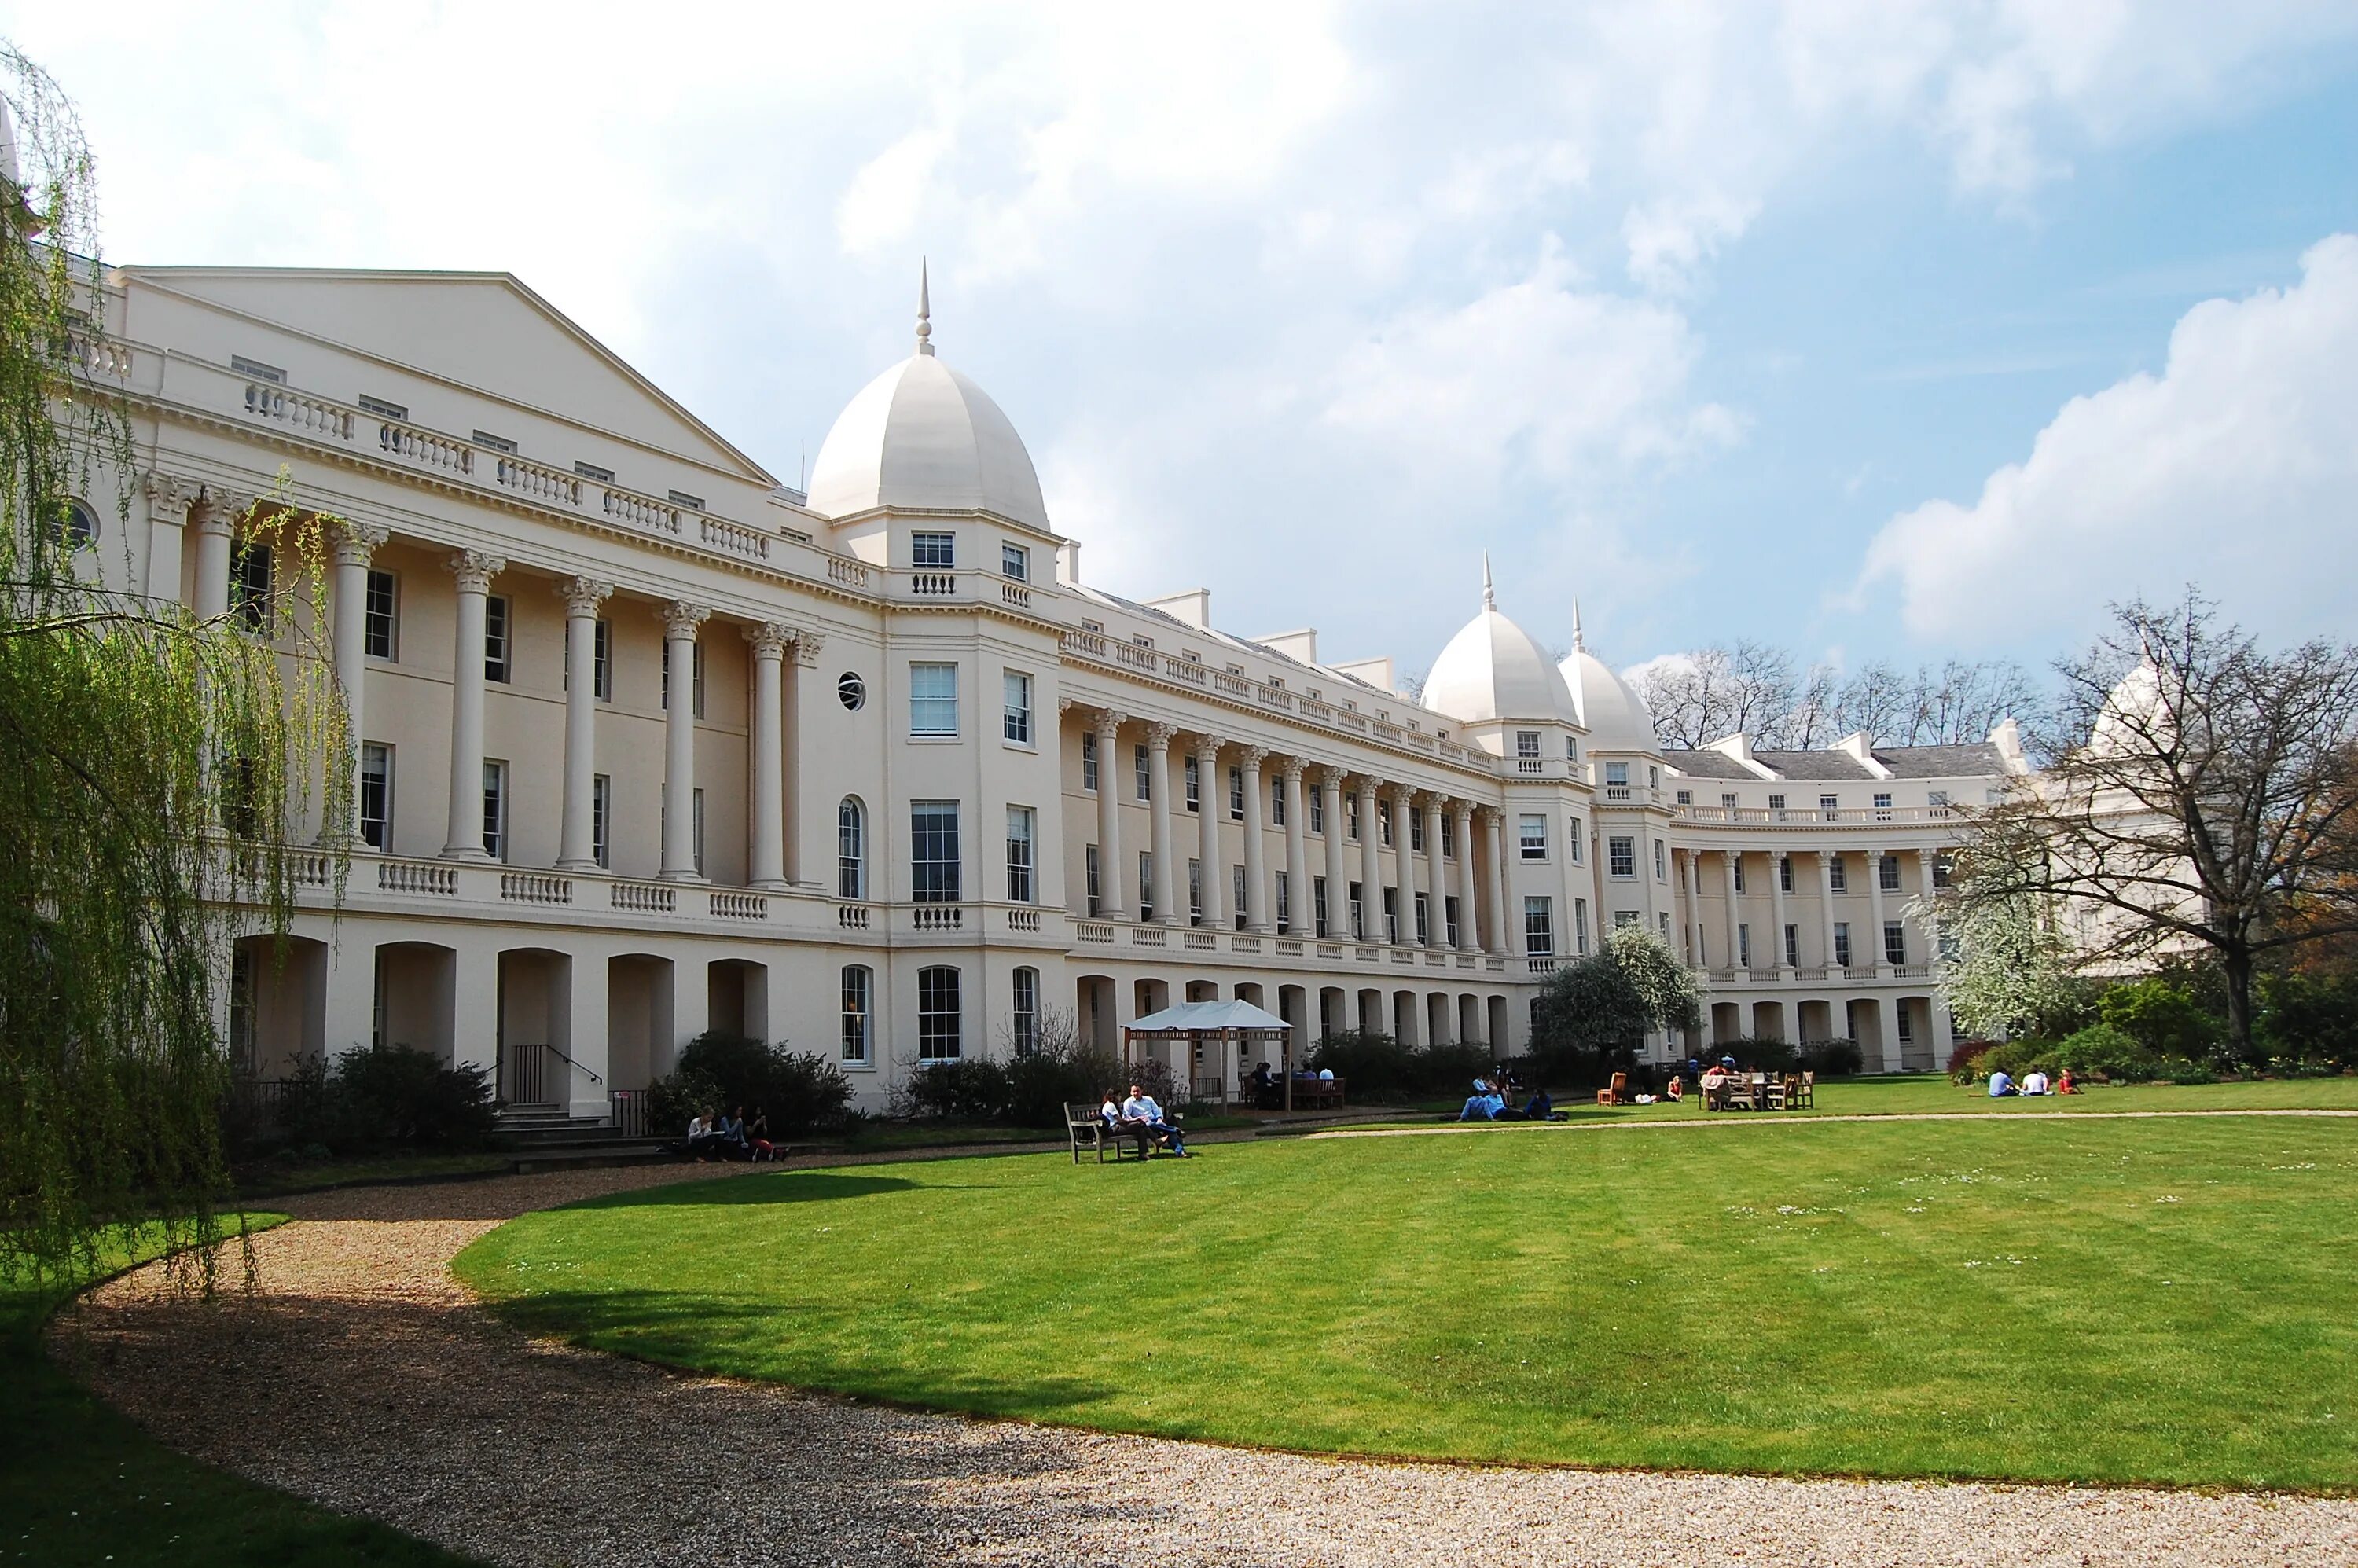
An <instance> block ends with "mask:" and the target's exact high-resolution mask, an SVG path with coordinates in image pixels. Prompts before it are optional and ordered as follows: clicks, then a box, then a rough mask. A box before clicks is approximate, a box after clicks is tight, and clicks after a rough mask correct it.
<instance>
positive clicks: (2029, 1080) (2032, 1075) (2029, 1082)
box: [2022, 1067, 2047, 1095]
mask: <svg viewBox="0 0 2358 1568" xmlns="http://www.w3.org/2000/svg"><path fill="white" fill-rule="evenodd" d="M2022 1092H2023V1093H2024V1094H2027V1095H2043V1094H2045V1093H2046V1092H2047V1075H2046V1074H2044V1073H2042V1072H2040V1071H2039V1069H2038V1068H2036V1067H2033V1068H2031V1069H2030V1071H2028V1072H2027V1073H2025V1074H2023V1075H2022Z"/></svg>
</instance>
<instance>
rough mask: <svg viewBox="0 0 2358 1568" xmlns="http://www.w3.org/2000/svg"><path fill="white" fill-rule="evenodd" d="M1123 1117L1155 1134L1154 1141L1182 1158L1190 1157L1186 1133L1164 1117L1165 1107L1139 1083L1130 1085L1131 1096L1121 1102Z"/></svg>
mask: <svg viewBox="0 0 2358 1568" xmlns="http://www.w3.org/2000/svg"><path fill="white" fill-rule="evenodd" d="M1121 1119H1122V1120H1124V1121H1134V1122H1137V1123H1139V1124H1140V1125H1141V1127H1143V1128H1144V1129H1145V1130H1147V1131H1148V1132H1149V1133H1151V1134H1152V1135H1153V1138H1154V1141H1156V1142H1157V1143H1160V1144H1162V1145H1163V1147H1164V1148H1165V1149H1168V1150H1170V1151H1171V1152H1173V1153H1174V1154H1176V1155H1178V1156H1179V1158H1181V1159H1182V1160H1184V1159H1186V1158H1188V1157H1189V1156H1188V1153H1187V1143H1186V1138H1185V1135H1184V1134H1183V1133H1182V1132H1181V1131H1180V1130H1178V1129H1177V1128H1176V1127H1174V1126H1172V1125H1171V1123H1169V1122H1167V1121H1165V1120H1163V1108H1162V1107H1161V1106H1159V1105H1157V1104H1155V1103H1154V1097H1153V1096H1152V1095H1150V1094H1148V1093H1147V1092H1146V1091H1145V1090H1144V1089H1142V1088H1141V1087H1139V1086H1138V1085H1136V1084H1132V1085H1130V1098H1128V1099H1126V1100H1124V1101H1122V1102H1121Z"/></svg>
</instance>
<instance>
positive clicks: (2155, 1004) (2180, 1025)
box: [2096, 975, 2221, 1058]
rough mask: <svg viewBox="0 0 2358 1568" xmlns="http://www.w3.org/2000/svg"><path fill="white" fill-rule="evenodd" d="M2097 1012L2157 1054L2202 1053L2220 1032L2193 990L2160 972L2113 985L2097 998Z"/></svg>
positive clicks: (2217, 1025)
mask: <svg viewBox="0 0 2358 1568" xmlns="http://www.w3.org/2000/svg"><path fill="white" fill-rule="evenodd" d="M2096 1012H2097V1015H2098V1016H2099V1017H2100V1018H2102V1019H2103V1021H2104V1022H2105V1023H2108V1024H2110V1025H2111V1026H2112V1027H2114V1028H2115V1029H2117V1030H2119V1031H2120V1032H2121V1033H2124V1034H2125V1035H2127V1036H2128V1037H2129V1038H2130V1039H2132V1040H2135V1041H2136V1043H2137V1044H2139V1045H2141V1046H2143V1047H2145V1049H2146V1050H2147V1052H2148V1053H2149V1054H2153V1055H2156V1056H2186V1057H2195V1058H2200V1057H2202V1056H2204V1055H2207V1054H2209V1053H2210V1050H2211V1047H2212V1045H2213V1044H2216V1043H2217V1041H2218V1039H2219V1036H2220V1033H2221V1030H2220V1027H2219V1021H2218V1020H2216V1019H2214V1018H2212V1016H2211V1014H2210V1013H2209V1012H2208V1011H2205V1010H2204V1009H2203V1007H2202V1005H2201V1003H2200V1002H2198V1001H2196V1000H2194V994H2193V992H2191V991H2190V990H2189V989H2186V988H2185V987H2184V986H2181V985H2178V984H2174V983H2173V982H2171V981H2169V980H2166V979H2162V978H2161V977H2160V976H2158V975H2155V976H2149V977H2147V979H2141V980H2131V981H2127V982H2125V983H2123V984H2120V985H2116V986H2113V987H2111V988H2110V989H2107V990H2106V991H2105V992H2104V995H2103V996H2101V997H2099V998H2097V999H2096Z"/></svg>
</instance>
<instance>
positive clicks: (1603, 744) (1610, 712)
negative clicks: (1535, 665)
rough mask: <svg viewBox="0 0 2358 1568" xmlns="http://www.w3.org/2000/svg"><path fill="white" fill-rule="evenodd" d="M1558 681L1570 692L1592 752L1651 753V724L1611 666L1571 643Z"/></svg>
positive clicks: (1655, 746) (1653, 745)
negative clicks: (1571, 647) (1569, 651)
mask: <svg viewBox="0 0 2358 1568" xmlns="http://www.w3.org/2000/svg"><path fill="white" fill-rule="evenodd" d="M1559 678H1560V679H1562V680H1563V683H1564V685H1565V686H1566V687H1568V688H1570V690H1571V692H1572V695H1573V702H1574V705H1575V706H1576V707H1577V708H1578V710H1579V713H1580V723H1581V727H1582V728H1583V729H1585V730H1587V731H1588V749H1589V750H1590V751H1592V752H1653V751H1659V750H1660V742H1659V741H1656V740H1655V739H1654V721H1653V720H1652V719H1650V718H1648V717H1647V714H1646V705H1645V704H1644V703H1642V702H1640V701H1639V700H1638V694H1637V693H1636V692H1634V691H1631V690H1630V689H1629V683H1628V681H1625V680H1623V679H1622V678H1621V677H1620V676H1617V675H1616V674H1614V673H1613V666H1612V665H1608V664H1606V662H1605V661H1604V660H1603V659H1600V658H1598V657H1597V656H1596V655H1595V654H1592V653H1590V652H1589V651H1588V650H1587V649H1586V648H1585V647H1582V646H1580V645H1579V644H1577V643H1574V646H1573V650H1572V653H1571V654H1570V656H1569V657H1567V658H1566V659H1565V660H1564V661H1563V666H1562V670H1561V674H1560V676H1559Z"/></svg>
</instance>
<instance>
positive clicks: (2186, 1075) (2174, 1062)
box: [2157, 1056, 2219, 1084]
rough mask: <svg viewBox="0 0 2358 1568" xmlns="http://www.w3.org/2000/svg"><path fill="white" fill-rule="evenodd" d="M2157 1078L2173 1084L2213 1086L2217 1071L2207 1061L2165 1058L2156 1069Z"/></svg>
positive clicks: (2217, 1074)
mask: <svg viewBox="0 0 2358 1568" xmlns="http://www.w3.org/2000/svg"><path fill="white" fill-rule="evenodd" d="M2157 1073H2158V1076H2160V1077H2163V1078H2166V1079H2168V1080H2169V1082H2171V1083H2173V1084H2215V1083H2217V1082H2218V1081H2219V1073H2218V1069H2216V1068H2214V1067H2213V1066H2212V1065H2211V1064H2210V1063H2209V1062H2207V1061H2197V1060H2195V1059H2193V1058H2191V1057H2187V1056H2165V1057H2163V1058H2162V1059H2161V1061H2160V1063H2159V1064H2158V1067H2157Z"/></svg>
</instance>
